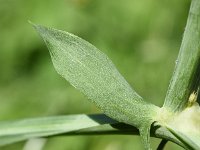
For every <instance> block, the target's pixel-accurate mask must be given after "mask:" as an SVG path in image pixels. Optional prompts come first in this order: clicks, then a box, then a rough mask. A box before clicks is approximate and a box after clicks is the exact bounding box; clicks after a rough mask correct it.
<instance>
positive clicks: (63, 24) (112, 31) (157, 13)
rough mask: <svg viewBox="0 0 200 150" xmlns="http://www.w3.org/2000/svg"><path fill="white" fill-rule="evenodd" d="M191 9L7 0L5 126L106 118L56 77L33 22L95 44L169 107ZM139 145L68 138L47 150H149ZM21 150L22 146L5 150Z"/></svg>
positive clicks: (1, 97)
mask: <svg viewBox="0 0 200 150" xmlns="http://www.w3.org/2000/svg"><path fill="white" fill-rule="evenodd" d="M189 4H190V1H189V0H176V1H174V0H163V1H160V0H118V1H116V0H59V1H58V0H28V1H27V0H0V102H1V105H0V120H8V119H16V118H18V119H19V118H25V117H36V116H37V117H38V116H50V115H57V114H59V115H61V114H72V113H76V114H77V113H96V112H98V111H99V110H97V109H96V107H94V105H92V104H90V103H89V102H88V101H87V100H86V98H85V97H84V96H83V95H82V94H81V93H80V92H78V91H77V90H76V89H74V88H73V87H72V86H70V85H69V84H68V83H67V82H66V81H65V80H64V79H62V78H61V77H60V76H59V75H57V73H56V72H55V70H54V68H53V65H52V63H51V60H50V57H49V53H48V50H47V48H46V47H45V46H44V44H43V43H42V40H41V39H39V38H38V35H37V34H36V33H35V32H34V30H33V29H32V27H31V25H30V24H28V22H27V20H31V21H33V22H35V23H39V24H43V25H46V26H52V27H54V28H58V29H62V30H66V31H69V32H72V33H74V34H76V35H78V36H80V37H82V38H83V39H85V40H87V41H89V42H90V43H92V44H93V45H95V46H96V47H97V48H99V49H100V50H102V51H103V52H104V53H106V54H107V55H108V56H109V57H110V58H111V60H112V61H113V62H114V64H115V65H116V66H117V68H118V70H119V71H120V72H121V73H122V75H123V76H124V77H125V78H126V79H127V81H128V82H129V83H130V84H131V85H132V86H134V89H135V90H136V91H137V92H138V93H139V94H140V95H142V96H143V97H144V98H146V99H148V100H149V101H151V102H153V103H154V104H157V105H162V103H163V101H164V97H165V93H166V91H167V86H168V84H169V80H170V78H171V75H172V71H173V67H174V64H175V59H176V56H177V53H178V50H179V45H180V42H181V39H182V34H183V31H184V27H185V24H186V18H187V14H188V9H189ZM138 141H139V139H138V138H136V137H131V136H102V137H101V136H93V137H88V136H85V137H82V136H81V137H61V138H54V139H50V140H48V141H47V144H46V145H45V146H44V149H45V150H51V149H58V150H64V149H70V150H73V149H74V150H76V149H82V150H84V149H87V150H89V149H91V150H93V149H95V150H101V149H105V150H118V149H119V150H120V149H124V150H128V149H142V146H141V144H140V142H138ZM153 141H155V142H154V143H158V141H157V140H153ZM172 146H173V145H169V146H167V148H166V149H172ZM22 147H23V143H19V144H15V145H11V146H8V147H4V148H1V149H3V150H17V149H22ZM173 149H174V147H173Z"/></svg>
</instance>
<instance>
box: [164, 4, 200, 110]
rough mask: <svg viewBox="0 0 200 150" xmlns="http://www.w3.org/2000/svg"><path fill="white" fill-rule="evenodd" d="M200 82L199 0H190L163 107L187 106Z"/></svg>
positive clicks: (181, 108) (171, 108) (177, 107)
mask: <svg viewBox="0 0 200 150" xmlns="http://www.w3.org/2000/svg"><path fill="white" fill-rule="evenodd" d="M199 82H200V0H192V2H191V7H190V11H189V17H188V21H187V25H186V29H185V33H184V37H183V41H182V45H181V48H180V52H179V55H178V59H177V60H176V66H175V71H174V74H173V76H172V79H171V83H170V86H169V89H168V92H167V95H166V98H165V103H164V107H165V108H167V109H168V110H170V111H172V112H180V111H182V110H183V109H184V108H185V107H186V106H187V101H188V99H189V96H190V94H191V93H192V92H194V91H197V88H198V86H199Z"/></svg>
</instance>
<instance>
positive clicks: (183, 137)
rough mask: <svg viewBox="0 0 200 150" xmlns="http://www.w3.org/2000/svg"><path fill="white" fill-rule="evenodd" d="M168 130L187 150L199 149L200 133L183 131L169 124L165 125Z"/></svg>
mask: <svg viewBox="0 0 200 150" xmlns="http://www.w3.org/2000/svg"><path fill="white" fill-rule="evenodd" d="M167 128H168V129H169V131H170V132H171V133H172V134H174V135H175V136H176V137H177V138H178V139H179V140H180V141H181V142H182V143H183V144H184V145H185V146H186V147H187V149H188V150H199V149H200V135H193V134H190V133H187V134H186V133H183V132H180V131H178V130H176V129H175V128H173V127H171V126H167Z"/></svg>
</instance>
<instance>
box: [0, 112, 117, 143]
mask: <svg viewBox="0 0 200 150" xmlns="http://www.w3.org/2000/svg"><path fill="white" fill-rule="evenodd" d="M114 123H117V122H116V121H115V120H112V119H111V118H109V117H107V116H105V115H101V114H100V115H69V116H55V117H46V118H35V119H24V120H19V121H8V122H0V145H1V146H2V145H6V144H10V143H14V142H18V141H23V140H26V139H30V138H34V137H45V136H53V135H58V134H64V133H69V132H73V131H74V132H75V131H79V130H81V129H87V128H91V127H96V126H99V125H104V124H114Z"/></svg>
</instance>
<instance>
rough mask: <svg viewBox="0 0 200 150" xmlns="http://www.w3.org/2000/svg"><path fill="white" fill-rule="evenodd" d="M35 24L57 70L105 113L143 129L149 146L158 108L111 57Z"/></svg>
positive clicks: (73, 38) (75, 38) (65, 33)
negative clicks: (141, 93) (137, 90)
mask: <svg viewBox="0 0 200 150" xmlns="http://www.w3.org/2000/svg"><path fill="white" fill-rule="evenodd" d="M34 27H35V29H36V30H37V31H38V32H39V34H40V35H41V37H42V38H43V39H44V41H45V43H46V45H47V47H48V49H49V51H50V54H51V58H52V61H53V64H54V67H55V69H56V71H57V72H58V73H59V74H60V75H61V76H62V77H64V78H65V79H66V80H67V81H69V82H70V83H71V85H73V86H74V87H75V88H77V89H78V90H80V91H81V92H82V93H84V94H85V95H86V96H87V97H88V98H89V99H90V100H91V101H92V102H94V103H95V104H96V105H97V106H98V107H99V108H100V109H101V110H103V112H104V113H105V114H106V115H108V116H109V117H111V118H113V119H115V120H117V121H119V122H124V123H127V124H130V125H133V126H136V127H138V128H140V129H142V130H140V131H142V134H141V135H142V137H143V139H144V140H143V141H145V145H147V143H148V142H149V140H148V137H149V128H150V125H151V123H152V122H153V121H154V119H153V117H154V116H155V115H156V112H157V110H158V107H156V106H154V105H151V104H148V103H147V102H145V101H144V100H143V99H142V97H140V96H139V95H138V94H137V93H136V92H135V91H134V90H133V89H132V88H131V87H130V85H129V84H128V83H127V82H126V80H125V79H124V78H123V77H122V76H121V74H120V73H119V72H118V71H117V69H116V68H115V66H114V64H113V63H112V62H111V60H110V59H109V58H108V57H107V56H106V55H105V54H103V53H102V52H101V51H99V50H98V49H97V48H96V47H94V46H93V45H92V44H90V43H88V42H87V41H85V40H83V39H81V38H79V37H77V36H75V35H73V34H70V33H67V32H64V31H60V30H56V29H53V28H47V27H44V26H41V25H34ZM143 131H145V132H143Z"/></svg>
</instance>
